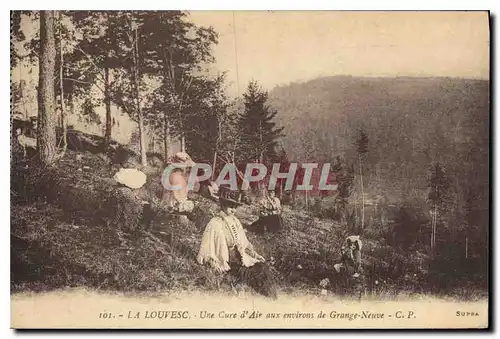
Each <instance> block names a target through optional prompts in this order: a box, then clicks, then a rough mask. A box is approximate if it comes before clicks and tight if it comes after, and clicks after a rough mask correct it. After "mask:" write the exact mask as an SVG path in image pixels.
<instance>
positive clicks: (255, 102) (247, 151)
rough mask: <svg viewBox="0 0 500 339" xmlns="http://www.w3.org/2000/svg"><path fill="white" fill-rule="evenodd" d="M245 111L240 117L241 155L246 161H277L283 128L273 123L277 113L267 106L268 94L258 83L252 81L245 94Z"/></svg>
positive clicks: (264, 162)
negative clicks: (277, 148)
mask: <svg viewBox="0 0 500 339" xmlns="http://www.w3.org/2000/svg"><path fill="white" fill-rule="evenodd" d="M243 98H244V105H245V109H244V112H243V114H241V115H240V118H239V125H240V129H241V145H240V153H241V154H242V155H243V156H244V157H245V158H246V161H247V162H248V161H255V160H257V161H258V162H259V163H263V164H266V163H267V164H269V163H272V162H274V161H276V160H277V153H276V145H277V143H278V138H280V137H282V136H283V135H282V131H283V127H280V128H276V123H275V122H274V121H273V120H274V117H275V116H276V114H277V111H275V110H272V109H271V108H270V107H269V106H268V105H267V99H268V93H267V92H266V91H263V90H262V89H261V88H260V87H259V85H258V84H257V82H256V81H251V82H250V83H249V85H248V88H247V91H246V93H244V94H243Z"/></svg>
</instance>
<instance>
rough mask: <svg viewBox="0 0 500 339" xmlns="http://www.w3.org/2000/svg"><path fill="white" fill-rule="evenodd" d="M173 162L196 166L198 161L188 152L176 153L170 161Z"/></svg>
mask: <svg viewBox="0 0 500 339" xmlns="http://www.w3.org/2000/svg"><path fill="white" fill-rule="evenodd" d="M168 162H169V163H171V164H184V165H186V166H187V167H194V166H195V165H196V163H195V162H194V161H193V160H192V159H191V157H190V156H189V154H187V153H186V152H177V153H175V154H174V155H173V156H172V157H171V158H170V159H169V161H168Z"/></svg>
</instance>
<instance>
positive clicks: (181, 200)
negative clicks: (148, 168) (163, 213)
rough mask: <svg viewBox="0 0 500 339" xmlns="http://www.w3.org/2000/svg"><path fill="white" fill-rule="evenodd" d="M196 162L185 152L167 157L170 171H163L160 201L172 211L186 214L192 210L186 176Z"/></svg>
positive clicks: (192, 204) (187, 176) (192, 205)
mask: <svg viewBox="0 0 500 339" xmlns="http://www.w3.org/2000/svg"><path fill="white" fill-rule="evenodd" d="M195 165H196V163H195V162H194V161H193V160H192V159H191V157H190V156H189V154H187V153H185V152H177V153H176V154H174V156H172V157H171V158H170V159H169V166H168V167H167V169H168V168H169V167H170V169H171V170H170V171H165V172H164V174H163V175H164V177H163V178H162V183H163V187H164V191H163V197H162V201H163V203H164V205H165V206H166V207H167V209H168V210H169V211H170V212H172V213H180V214H186V213H189V212H191V211H192V210H193V208H194V203H193V201H191V200H189V199H188V191H189V187H188V178H189V173H190V171H191V169H192V168H193V167H194V166H195Z"/></svg>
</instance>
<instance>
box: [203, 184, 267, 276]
mask: <svg viewBox="0 0 500 339" xmlns="http://www.w3.org/2000/svg"><path fill="white" fill-rule="evenodd" d="M219 205H220V208H221V211H220V212H219V214H218V215H216V216H214V217H213V218H212V219H211V220H210V221H209V222H208V224H207V226H206V227H205V231H204V232H203V236H202V239H201V245H200V249H199V252H198V255H197V261H198V263H199V264H207V265H209V266H210V267H211V268H213V269H215V270H216V271H218V272H228V271H230V270H231V266H230V264H231V262H233V263H234V262H236V263H238V265H240V266H243V267H252V266H254V265H255V264H257V263H260V262H264V261H265V259H264V258H263V257H262V256H261V255H260V254H258V253H257V252H256V251H255V250H254V247H253V245H252V244H251V243H250V242H249V241H248V239H247V236H246V234H245V230H244V229H243V226H242V224H241V222H240V220H238V218H236V216H235V215H234V212H235V210H236V208H237V207H239V206H242V205H243V203H242V196H241V192H239V191H231V190H230V189H229V188H227V187H226V186H221V187H219Z"/></svg>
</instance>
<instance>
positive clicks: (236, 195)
mask: <svg viewBox="0 0 500 339" xmlns="http://www.w3.org/2000/svg"><path fill="white" fill-rule="evenodd" d="M218 193H219V194H218V195H219V202H229V203H232V204H235V205H238V206H242V205H244V203H243V201H242V200H243V196H242V193H241V191H239V190H237V191H234V190H232V189H231V188H229V187H227V186H219V192H218Z"/></svg>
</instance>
